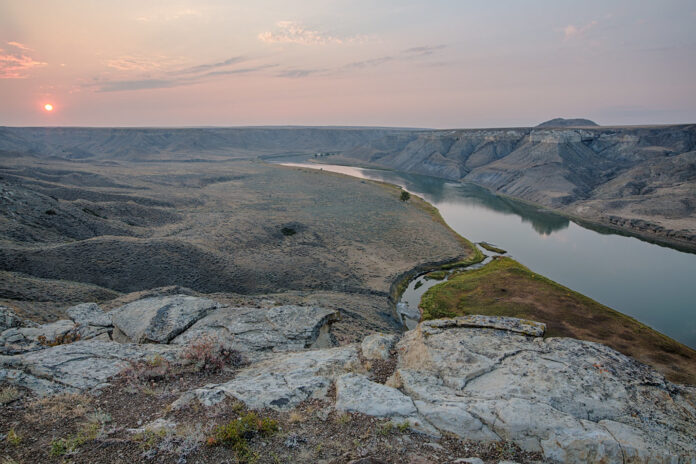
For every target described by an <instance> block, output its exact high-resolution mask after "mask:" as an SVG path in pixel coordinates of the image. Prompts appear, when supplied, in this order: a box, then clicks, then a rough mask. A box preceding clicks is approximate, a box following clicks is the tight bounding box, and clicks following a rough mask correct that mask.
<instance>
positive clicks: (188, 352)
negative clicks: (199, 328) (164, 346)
mask: <svg viewBox="0 0 696 464" xmlns="http://www.w3.org/2000/svg"><path fill="white" fill-rule="evenodd" d="M181 358H182V359H185V360H187V361H189V362H193V363H194V365H195V367H196V369H197V370H198V371H213V372H219V371H221V370H222V369H223V368H224V367H225V366H226V365H232V366H240V365H242V364H243V363H244V360H243V359H242V356H241V354H239V352H238V351H236V350H233V349H231V348H229V347H227V346H224V345H223V344H222V343H220V341H219V340H218V339H217V338H214V337H211V336H208V335H203V336H202V337H199V338H198V339H197V340H195V341H194V342H192V343H191V344H189V345H188V346H187V347H186V349H185V350H184V351H183V352H182V353H181Z"/></svg>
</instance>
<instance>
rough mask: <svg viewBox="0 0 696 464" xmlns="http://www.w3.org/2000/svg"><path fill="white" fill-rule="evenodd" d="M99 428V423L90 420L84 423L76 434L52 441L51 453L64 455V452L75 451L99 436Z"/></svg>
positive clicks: (52, 454)
mask: <svg viewBox="0 0 696 464" xmlns="http://www.w3.org/2000/svg"><path fill="white" fill-rule="evenodd" d="M99 428H100V427H99V424H95V423H89V422H88V423H85V424H83V425H82V426H81V427H80V430H79V431H78V432H77V433H76V434H75V435H72V436H70V437H68V438H58V439H56V440H53V441H51V444H50V450H49V454H50V455H51V456H63V455H64V454H69V453H73V452H75V451H76V450H77V449H78V448H79V447H80V446H82V445H84V444H85V443H86V442H88V441H91V440H94V439H95V438H97V436H98V434H99Z"/></svg>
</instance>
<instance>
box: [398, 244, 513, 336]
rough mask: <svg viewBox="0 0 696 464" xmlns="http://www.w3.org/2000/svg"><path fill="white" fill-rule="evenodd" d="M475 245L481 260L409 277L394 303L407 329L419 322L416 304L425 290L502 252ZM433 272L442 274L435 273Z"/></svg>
mask: <svg viewBox="0 0 696 464" xmlns="http://www.w3.org/2000/svg"><path fill="white" fill-rule="evenodd" d="M476 246H478V247H479V249H480V250H481V252H482V253H483V254H484V256H485V259H484V260H483V261H481V262H479V263H476V264H470V265H468V266H457V267H454V268H451V269H436V270H431V271H426V272H422V273H420V274H418V275H417V276H416V277H414V278H413V279H411V281H410V282H409V283H408V286H407V287H406V289H405V290H404V292H403V293H402V294H401V297H400V298H399V301H398V302H397V303H396V313H397V315H398V317H399V320H400V321H401V323H402V324H403V325H404V327H405V328H406V329H407V330H411V329H414V328H415V327H416V325H418V323H419V322H420V318H421V312H420V309H419V308H418V305H419V304H420V301H421V298H422V297H423V295H424V294H425V292H427V291H428V290H429V289H430V288H432V287H434V286H435V285H437V284H439V283H442V282H445V281H446V280H447V279H448V278H449V277H450V276H451V275H452V274H454V273H457V272H466V271H470V270H473V269H479V268H481V267H483V266H485V265H486V264H488V263H490V262H491V261H492V260H493V259H494V257H495V256H503V254H502V253H495V252H491V251H487V250H484V249H483V247H481V246H480V245H479V244H476ZM435 273H438V274H439V273H442V274H440V275H437V274H435ZM434 275H435V276H434Z"/></svg>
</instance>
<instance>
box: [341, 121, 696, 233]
mask: <svg viewBox="0 0 696 464" xmlns="http://www.w3.org/2000/svg"><path fill="white" fill-rule="evenodd" d="M695 150H696V125H679V126H660V127H658V126H655V127H597V128H592V127H584V128H533V129H529V128H527V129H525V128H517V129H480V130H450V131H420V132H416V131H412V132H403V133H398V134H390V135H388V136H385V137H383V138H382V139H379V140H373V141H371V142H368V143H366V144H364V145H362V146H360V147H356V148H354V149H352V150H349V151H347V152H345V153H343V155H342V157H343V158H344V160H346V161H349V162H355V163H361V164H367V165H373V166H381V167H387V168H391V169H396V170H400V171H405V172H412V173H418V174H426V175H431V176H437V177H442V178H446V179H451V180H457V181H469V182H474V183H476V184H479V185H482V186H484V187H487V188H489V189H491V190H493V191H495V192H497V193H501V194H505V195H510V196H513V197H516V198H520V199H522V200H526V201H531V202H534V203H538V204H541V205H543V206H546V207H549V208H554V209H557V210H560V211H562V212H564V213H566V214H568V215H571V216H576V217H579V218H583V219H587V220H590V221H593V222H599V223H604V224H608V225H614V226H618V227H621V228H625V229H628V230H631V231H633V232H637V233H644V234H646V235H651V236H656V237H660V238H662V239H665V240H669V241H672V242H676V243H681V244H684V245H686V246H688V247H696V151H695Z"/></svg>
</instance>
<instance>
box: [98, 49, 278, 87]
mask: <svg viewBox="0 0 696 464" xmlns="http://www.w3.org/2000/svg"><path fill="white" fill-rule="evenodd" d="M244 61H248V60H247V59H246V58H243V57H232V58H229V59H227V60H223V61H217V62H213V63H204V64H200V65H196V66H191V67H188V68H182V69H178V68H172V67H169V69H168V70H161V69H159V68H152V67H150V68H149V69H147V70H148V71H152V70H154V71H155V72H154V74H155V75H156V76H155V77H150V76H149V75H148V76H147V77H144V78H138V79H133V78H130V79H109V80H99V79H97V80H96V82H93V83H90V84H88V85H87V87H94V88H96V89H97V91H98V92H123V91H132V90H145V89H150V90H151V89H165V88H171V87H179V86H184V85H193V84H198V83H200V82H203V81H206V80H208V79H212V78H215V77H219V76H231V75H235V74H250V73H255V72H260V71H263V70H265V69H268V68H272V67H275V66H277V65H276V64H258V65H253V66H246V67H242V68H239V67H237V68H234V67H232V66H233V65H236V64H239V63H241V62H244ZM231 67H232V68H231ZM123 70H125V71H139V70H142V69H140V68H138V67H132V68H128V69H123ZM148 74H152V73H148Z"/></svg>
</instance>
